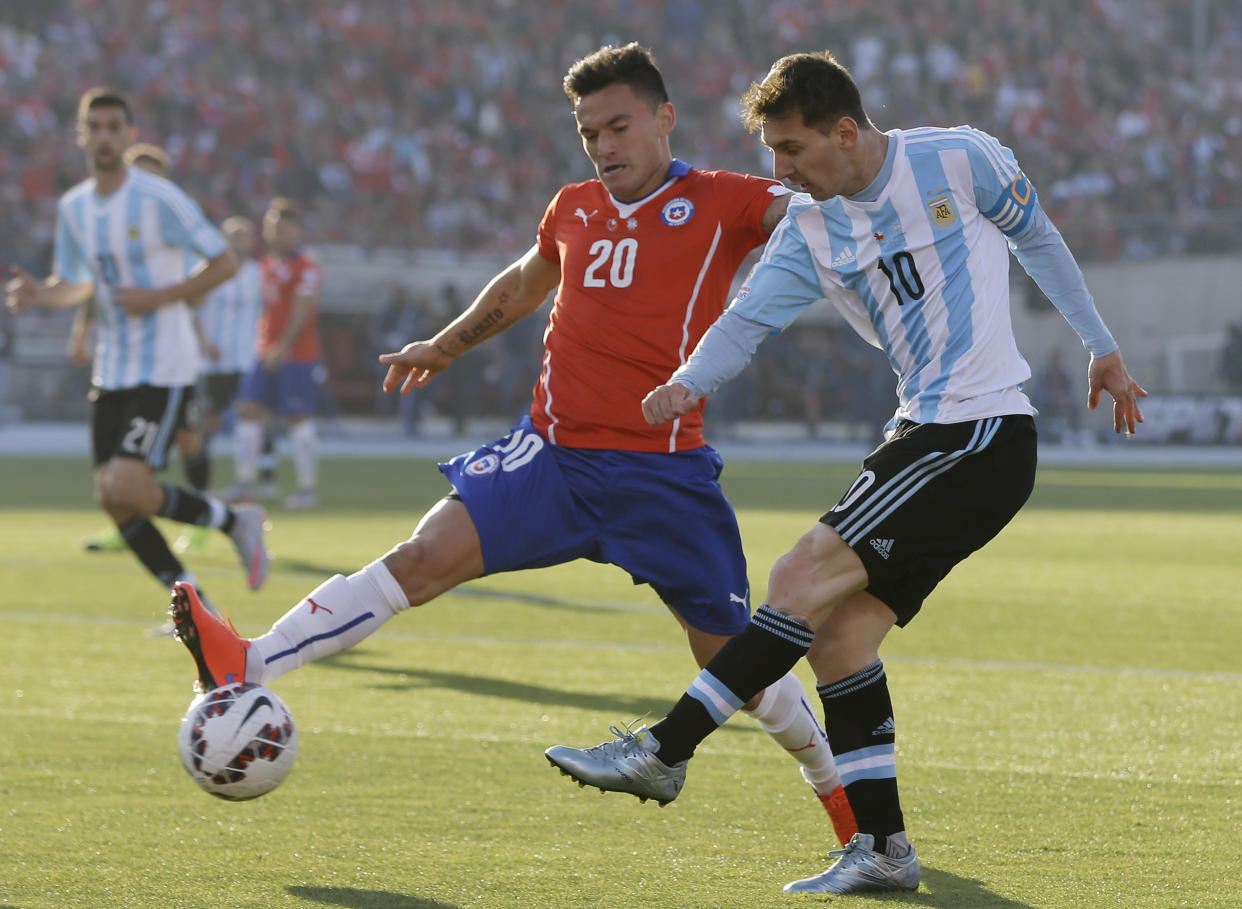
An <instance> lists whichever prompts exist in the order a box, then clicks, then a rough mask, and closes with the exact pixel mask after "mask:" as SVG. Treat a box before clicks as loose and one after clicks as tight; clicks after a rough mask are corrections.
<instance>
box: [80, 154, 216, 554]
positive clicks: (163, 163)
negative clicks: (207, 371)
mask: <svg viewBox="0 0 1242 909" xmlns="http://www.w3.org/2000/svg"><path fill="white" fill-rule="evenodd" d="M122 160H124V162H125V163H126V164H127V165H129V166H130V167H138V168H141V169H142V170H145V171H146V172H147V173H150V174H155V175H156V176H157V177H163V178H164V179H165V180H170V179H172V177H171V173H172V172H171V169H170V168H169V165H168V155H167V154H166V153H165V151H164V149H162V148H160V147H159V146H158V145H152V144H151V143H149V142H136V143H134V144H133V145H131V146H130V147H129V148H127V149H125V154H124V155H122ZM184 261H185V274H186V275H189V274H190V273H192V272H193V270H194V269H195V268H196V267H197V266H198V263H199V262H200V261H201V260H200V259H199V258H198V256H197V255H196V254H195V253H193V252H187V253H186V254H185V257H184ZM187 302H189V303H190V304H191V305H193V303H194V301H192V300H191V301H187ZM94 319H95V301H94V299H91V300H88V301H86V302H85V303H83V304H82V305H81V306H79V307H78V308H77V313H76V314H75V317H74V321H73V331H72V335H71V337H70V341H69V356H70V359H71V360H72V361H73V362H74V363H76V364H79V365H86V364H87V363H89V362H90V359H91V356H90V350H89V346H88V341H89V337H90V335H91V331H92V327H93V323H94ZM195 330H196V333H197V335H198V340H199V347H200V349H203V348H204V346H205V345H204V339H203V336H202V332H201V331H198V329H197V325H196V326H195ZM197 397H198V396H197V394H196V395H195V398H196V399H197ZM193 403H194V404H195V405H197V404H198V401H197V400H195V401H194V402H193ZM200 419H201V415H200V414H199V413H198V408H197V407H195V406H192V407H190V408H188V409H187V419H186V425H184V426H182V427H180V428H179V429H178V430H177V432H176V434H175V435H174V437H173V442H174V443H175V444H176V446H177V450H178V451H179V452H180V453H181V464H182V468H183V469H184V470H185V478H186V482H188V483H189V484H190V487H191V488H192V489H193V490H194V491H195V492H198V493H202V492H204V491H206V489H207V482H208V473H207V471H208V464H207V449H206V441H205V439H204V437H203V435H202V433H201V432H200V431H199V429H200V427H199V425H198V423H199V422H200ZM207 532H208V529H207V528H206V527H200V526H197V525H191V526H189V527H187V528H186V530H185V532H184V533H182V535H181V536H180V537H179V538H178V539H177V541H176V542H175V543H173V551H174V552H178V553H182V552H187V551H189V550H190V549H198V548H201V545H202V543H203V542H204V541H205V537H206V534H207ZM84 545H85V548H86V550H87V551H88V552H119V551H121V550H124V549H127V548H128V547H127V546H126V545H125V538H124V537H123V536H121V532H120V530H118V529H117V527H116V525H113V526H112V529H111V530H109V531H106V532H104V533H102V534H99V535H97V536H94V537H89V538H88V539H87V540H86V541H85V544H84Z"/></svg>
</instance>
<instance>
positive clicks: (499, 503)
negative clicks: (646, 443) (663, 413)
mask: <svg viewBox="0 0 1242 909" xmlns="http://www.w3.org/2000/svg"><path fill="white" fill-rule="evenodd" d="M722 467H723V464H722V462H721V460H720V456H719V455H718V454H717V453H716V452H715V450H713V449H712V448H710V447H708V446H703V447H702V448H697V449H695V450H693V451H682V452H677V453H672V454H659V453H647V452H634V451H614V450H606V449H588V448H565V447H562V446H559V445H553V444H551V443H550V442H548V440H547V439H545V438H544V437H543V436H541V435H540V434H539V433H538V432H536V431H535V430H534V429H533V428H532V426H531V422H530V418H529V417H525V418H523V420H522V422H521V423H519V424H518V425H517V426H516V427H515V428H514V429H513V430H512V431H511V432H510V433H509V435H507V436H505V437H504V438H503V439H501V440H499V441H497V442H493V443H491V444H490V445H484V446H483V447H481V448H476V449H475V450H474V451H471V452H467V453H466V454H462V455H458V456H457V457H456V458H454V459H453V460H451V461H449V462H447V463H444V464H441V465H440V470H441V472H442V473H443V474H444V475H445V476H446V477H447V478H448V480H449V482H450V483H452V484H453V488H454V489H455V490H456V491H457V494H458V495H459V496H460V497H461V500H462V502H463V503H464V504H465V506H466V508H467V509H468V510H469V512H470V517H471V519H472V520H473V521H474V526H475V528H476V529H477V530H478V532H479V539H480V541H481V542H482V544H483V563H484V566H485V568H484V574H496V573H498V572H502V571H516V570H518V569H522V568H542V567H545V566H548V565H560V564H563V563H565V562H569V561H572V560H574V559H591V560H592V561H595V562H605V563H608V564H612V565H616V566H618V567H619V568H622V569H624V570H625V571H627V572H629V574H630V577H632V578H633V579H634V583H635V584H650V585H651V587H652V588H653V589H654V590H655V592H656V593H657V594H658V595H659V597H660V599H661V600H663V601H664V602H665V603H667V604H668V605H669V606H670V607H672V608H673V609H674V610H676V612H677V613H678V615H680V616H681V617H682V618H683V619H684V620H685V621H686V623H687V624H689V625H690V626H692V627H693V628H697V629H699V630H700V631H706V632H710V633H712V634H737V633H738V632H740V631H741V630H742V629H743V628H745V627H746V624H747V622H749V621H750V587H749V582H748V580H747V577H746V557H745V556H744V555H743V554H742V540H741V536H740V534H739V533H738V529H737V518H736V517H735V516H734V514H733V508H732V506H730V505H729V502H728V500H727V499H725V497H724V493H723V492H722V491H721V489H720V484H719V483H718V482H717V478H718V477H719V476H720V471H721V468H722Z"/></svg>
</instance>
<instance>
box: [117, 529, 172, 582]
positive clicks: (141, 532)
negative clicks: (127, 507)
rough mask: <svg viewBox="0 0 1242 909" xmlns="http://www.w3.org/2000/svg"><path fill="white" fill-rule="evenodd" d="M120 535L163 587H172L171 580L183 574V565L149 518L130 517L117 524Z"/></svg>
mask: <svg viewBox="0 0 1242 909" xmlns="http://www.w3.org/2000/svg"><path fill="white" fill-rule="evenodd" d="M117 527H118V528H119V529H120V531H121V536H122V537H124V538H125V542H126V543H128V544H129V548H130V549H132V550H133V551H134V555H136V556H137V557H138V561H139V562H141V563H142V564H143V565H144V566H145V567H146V569H147V571H149V572H151V574H153V575H155V577H156V578H157V579H158V580H159V581H160V583H161V584H163V585H164V586H165V587H172V585H173V582H174V581H176V580H177V578H179V577H181V575H183V574H185V567H184V566H183V565H182V564H181V561H180V560H179V559H178V558H177V557H176V556H175V555H173V552H172V550H171V549H169V548H168V541H167V540H165V539H164V535H163V534H162V533H160V532H159V529H158V528H157V527H156V526H155V525H154V524H152V523H151V520H150V519H149V518H145V517H137V518H130V519H129V520H128V521H126V522H125V523H124V524H118V525H117Z"/></svg>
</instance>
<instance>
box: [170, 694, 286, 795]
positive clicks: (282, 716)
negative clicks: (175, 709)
mask: <svg viewBox="0 0 1242 909" xmlns="http://www.w3.org/2000/svg"><path fill="white" fill-rule="evenodd" d="M177 744H178V746H179V750H180V752H181V763H182V764H184V765H185V769H186V772H187V773H189V774H190V777H191V778H192V779H193V780H194V782H196V783H198V785H199V786H201V787H202V788H203V789H204V790H205V791H206V792H210V793H211V794H212V795H214V796H217V797H219V798H222V799H229V800H230V801H238V802H239V801H242V800H244V799H252V798H256V797H258V796H260V795H263V793H265V792H271V791H272V790H273V789H275V788H276V787H277V786H279V785H280V784H281V781H283V780H284V778H285V777H286V776H288V775H289V770H290V769H291V768H292V767H293V759H294V757H295V756H296V755H297V753H298V730H297V726H295V725H294V722H293V714H291V713H290V712H289V708H288V707H286V706H285V703H284V701H282V700H281V699H280V698H278V697H277V696H276V694H275V692H273V691H271V690H270V689H268V688H264V687H263V686H262V685H253V684H250V683H249V682H240V683H236V684H233V685H223V686H221V687H220V688H214V689H212V690H211V691H208V692H207V693H206V694H200V695H199V696H197V697H196V698H194V700H193V701H191V702H190V709H189V710H187V711H186V714H185V716H184V717H183V718H182V720H181V731H180V733H179V734H178V736H177Z"/></svg>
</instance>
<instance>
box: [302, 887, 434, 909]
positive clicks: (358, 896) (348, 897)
mask: <svg viewBox="0 0 1242 909" xmlns="http://www.w3.org/2000/svg"><path fill="white" fill-rule="evenodd" d="M285 889H286V890H287V891H288V892H289V893H290V895H292V896H297V897H301V898H302V899H305V900H313V901H314V902H316V903H324V904H325V905H328V906H348V907H350V909H457V906H455V905H454V904H453V903H442V902H440V901H439V900H430V899H425V898H424V897H421V896H406V895H405V894H404V893H392V892H390V891H387V890H359V889H357V888H356V887H286V888H285Z"/></svg>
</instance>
